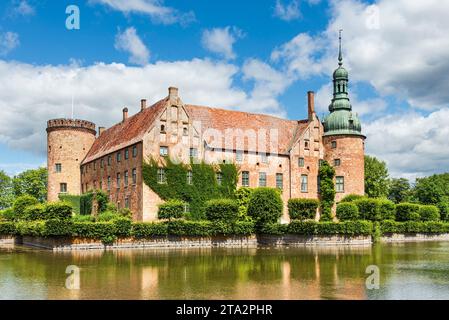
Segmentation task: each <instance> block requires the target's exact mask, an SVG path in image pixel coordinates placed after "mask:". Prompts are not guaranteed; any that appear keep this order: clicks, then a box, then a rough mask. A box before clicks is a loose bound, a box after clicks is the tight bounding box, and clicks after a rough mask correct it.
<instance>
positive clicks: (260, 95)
mask: <svg viewBox="0 0 449 320" xmlns="http://www.w3.org/2000/svg"><path fill="white" fill-rule="evenodd" d="M240 71H241V70H240V69H239V68H238V67H237V66H235V65H233V64H229V63H224V62H216V61H215V62H214V61H211V60H208V59H204V60H202V59H193V60H190V61H175V62H165V61H159V62H156V63H154V64H147V65H145V66H144V67H129V66H125V65H123V64H117V63H112V64H104V63H99V64H95V65H90V66H85V67H80V66H79V65H77V64H70V65H59V66H52V65H45V66H40V65H32V64H26V63H19V62H6V61H2V60H0V83H2V85H1V86H0V110H2V116H1V117H0V143H4V144H7V145H8V146H10V147H12V148H17V149H21V150H27V151H34V152H38V153H40V154H44V153H45V149H46V148H45V144H46V138H45V137H46V133H45V127H46V121H47V120H48V119H52V118H59V117H70V116H71V98H72V94H73V95H74V99H75V113H74V116H75V117H76V118H81V119H87V120H92V121H94V122H95V123H96V124H97V125H101V126H107V127H108V126H111V125H112V124H114V123H117V122H118V121H119V120H120V117H121V109H122V108H123V107H124V106H127V107H128V108H129V109H130V113H131V114H133V113H134V112H137V111H138V110H139V101H140V99H141V98H147V99H148V101H149V103H152V102H155V101H157V100H159V99H161V98H163V97H164V96H166V95H167V88H168V87H169V86H171V85H173V86H177V87H179V90H180V96H181V98H182V99H183V101H184V102H185V103H193V104H202V105H204V104H206V105H210V106H215V107H223V108H231V109H239V110H243V111H249V112H263V113H268V114H277V115H281V114H285V113H284V111H283V109H282V107H281V106H279V104H278V103H277V102H276V99H275V97H276V95H277V94H279V93H280V92H282V90H283V88H284V86H285V84H282V85H281V84H280V83H281V82H282V77H281V75H280V74H279V73H277V72H276V71H274V70H272V69H271V68H270V67H268V66H267V65H265V64H263V63H261V62H258V61H255V60H253V61H249V62H248V63H247V64H246V65H245V67H244V73H245V75H246V80H247V81H249V82H250V84H251V83H254V89H253V90H252V91H251V90H250V92H249V93H246V92H245V91H244V90H242V89H241V88H238V87H235V86H234V82H233V81H234V78H235V77H236V76H238V74H239V72H240ZM267 91H269V92H270V94H267ZM273 96H274V98H273Z"/></svg>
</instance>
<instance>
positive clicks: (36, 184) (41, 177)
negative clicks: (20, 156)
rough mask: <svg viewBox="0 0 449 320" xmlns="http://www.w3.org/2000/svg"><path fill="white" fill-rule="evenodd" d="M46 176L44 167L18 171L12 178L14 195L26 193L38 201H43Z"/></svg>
mask: <svg viewBox="0 0 449 320" xmlns="http://www.w3.org/2000/svg"><path fill="white" fill-rule="evenodd" d="M47 176H48V174H47V169H46V168H39V169H33V170H27V171H24V172H22V173H20V174H19V175H17V176H15V177H14V179H13V187H14V195H15V196H16V197H19V196H22V195H26V194H28V195H30V196H33V197H35V198H36V199H37V200H39V202H43V201H45V200H46V199H47Z"/></svg>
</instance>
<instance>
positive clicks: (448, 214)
mask: <svg viewBox="0 0 449 320" xmlns="http://www.w3.org/2000/svg"><path fill="white" fill-rule="evenodd" d="M436 206H437V207H438V210H439V211H440V217H441V220H443V221H449V203H447V202H439V203H437V204H436Z"/></svg>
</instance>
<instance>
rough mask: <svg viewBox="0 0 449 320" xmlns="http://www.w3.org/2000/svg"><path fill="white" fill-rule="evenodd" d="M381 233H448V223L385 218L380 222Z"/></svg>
mask: <svg viewBox="0 0 449 320" xmlns="http://www.w3.org/2000/svg"><path fill="white" fill-rule="evenodd" d="M380 230H381V232H382V233H383V234H386V233H387V234H388V233H448V232H449V223H447V222H441V221H424V222H423V221H406V222H398V221H393V220H386V221H382V222H381V223H380Z"/></svg>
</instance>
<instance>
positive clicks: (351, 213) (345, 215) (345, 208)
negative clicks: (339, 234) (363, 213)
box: [337, 202, 359, 221]
mask: <svg viewBox="0 0 449 320" xmlns="http://www.w3.org/2000/svg"><path fill="white" fill-rule="evenodd" d="M337 218H338V220H340V221H346V220H357V219H358V218H359V208H358V207H357V205H356V204H354V203H352V202H341V203H339V204H338V205H337Z"/></svg>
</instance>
